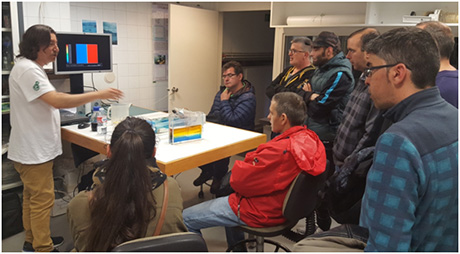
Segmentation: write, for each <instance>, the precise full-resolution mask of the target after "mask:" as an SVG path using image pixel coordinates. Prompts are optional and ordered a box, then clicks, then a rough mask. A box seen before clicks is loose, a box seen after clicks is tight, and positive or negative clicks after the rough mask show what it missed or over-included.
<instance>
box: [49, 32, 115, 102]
mask: <svg viewBox="0 0 460 254" xmlns="http://www.w3.org/2000/svg"><path fill="white" fill-rule="evenodd" d="M56 36H57V40H58V46H59V54H58V56H57V57H56V60H55V61H54V73H55V74H56V75H60V74H69V75H70V86H71V88H70V89H71V93H83V73H91V72H111V71H112V35H111V34H94V33H65V32H59V33H57V34H56Z"/></svg>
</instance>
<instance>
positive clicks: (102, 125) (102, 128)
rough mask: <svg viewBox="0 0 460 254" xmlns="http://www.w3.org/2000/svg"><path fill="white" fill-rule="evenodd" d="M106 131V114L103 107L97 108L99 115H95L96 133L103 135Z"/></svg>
mask: <svg viewBox="0 0 460 254" xmlns="http://www.w3.org/2000/svg"><path fill="white" fill-rule="evenodd" d="M106 133H107V114H106V113H105V110H104V108H102V107H101V108H99V115H98V116H97V134H99V135H105V134H106Z"/></svg>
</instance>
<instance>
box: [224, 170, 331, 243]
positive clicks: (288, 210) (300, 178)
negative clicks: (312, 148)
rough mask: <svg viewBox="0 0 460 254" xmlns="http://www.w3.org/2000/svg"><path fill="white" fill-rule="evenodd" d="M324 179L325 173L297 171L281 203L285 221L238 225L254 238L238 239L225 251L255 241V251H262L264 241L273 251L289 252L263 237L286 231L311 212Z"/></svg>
mask: <svg viewBox="0 0 460 254" xmlns="http://www.w3.org/2000/svg"><path fill="white" fill-rule="evenodd" d="M325 181H326V174H325V173H322V174H320V175H318V176H313V175H310V174H308V173H306V172H304V171H302V172H301V173H299V174H298V175H297V177H296V178H295V179H294V181H293V182H292V184H291V186H290V188H289V191H288V193H287V194H286V198H285V199H284V204H283V216H284V217H285V218H286V219H287V221H286V222H285V223H283V224H281V225H278V226H274V227H268V228H253V227H249V226H240V227H237V228H238V229H240V230H242V231H244V232H246V233H248V234H250V235H254V236H256V237H255V239H254V238H249V239H245V240H243V241H240V242H238V243H236V244H234V245H232V246H230V247H229V248H228V249H227V252H230V251H233V249H234V248H235V247H236V246H240V245H243V244H244V245H245V244H246V243H252V242H255V243H256V251H257V252H263V251H264V243H267V244H271V245H274V246H275V250H274V252H278V251H279V249H280V248H281V249H283V250H284V251H286V252H290V251H291V250H289V248H287V247H286V246H283V245H282V244H280V243H278V242H275V241H272V240H270V239H264V237H273V236H277V235H281V234H283V233H285V232H288V231H289V230H291V228H293V227H294V226H295V225H296V224H297V222H298V221H299V220H300V219H302V218H304V217H305V215H306V214H311V213H313V211H314V210H315V208H316V205H317V202H318V191H319V190H320V189H321V188H322V187H323V185H324V182H325Z"/></svg>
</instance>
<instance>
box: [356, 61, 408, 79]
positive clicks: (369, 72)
mask: <svg viewBox="0 0 460 254" xmlns="http://www.w3.org/2000/svg"><path fill="white" fill-rule="evenodd" d="M397 64H400V63H395V64H385V65H379V66H374V67H371V68H367V69H365V70H364V71H363V75H364V78H369V77H372V74H374V72H375V71H376V70H379V69H382V68H388V67H393V66H395V65H397ZM404 65H405V66H406V68H407V69H408V70H411V68H409V66H407V65H406V64H404Z"/></svg>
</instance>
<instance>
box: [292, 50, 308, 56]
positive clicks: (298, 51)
mask: <svg viewBox="0 0 460 254" xmlns="http://www.w3.org/2000/svg"><path fill="white" fill-rule="evenodd" d="M302 52H305V51H302V50H295V49H290V50H289V54H293V55H294V54H295V53H302Z"/></svg>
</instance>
